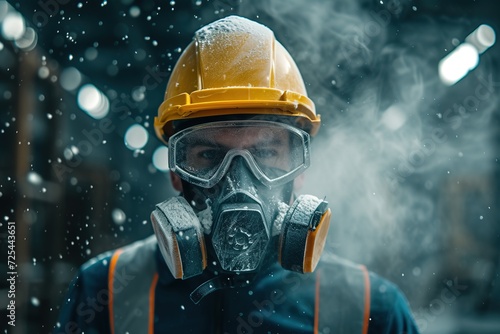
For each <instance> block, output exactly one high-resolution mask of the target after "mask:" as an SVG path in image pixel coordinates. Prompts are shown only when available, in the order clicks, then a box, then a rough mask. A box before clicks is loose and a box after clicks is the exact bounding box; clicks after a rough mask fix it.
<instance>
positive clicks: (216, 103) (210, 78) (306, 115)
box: [154, 16, 320, 143]
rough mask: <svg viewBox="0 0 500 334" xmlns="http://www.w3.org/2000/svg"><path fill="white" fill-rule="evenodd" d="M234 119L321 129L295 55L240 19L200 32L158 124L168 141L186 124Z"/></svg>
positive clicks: (266, 31) (179, 69) (182, 61)
mask: <svg viewBox="0 0 500 334" xmlns="http://www.w3.org/2000/svg"><path fill="white" fill-rule="evenodd" d="M232 115H267V116H277V117H278V118H288V119H289V118H292V120H293V124H294V125H295V126H297V127H299V128H302V129H303V130H305V131H307V132H308V133H310V134H311V135H315V134H316V133H317V131H318V128H319V125H320V117H319V115H316V109H315V106H314V103H313V102H312V101H311V100H310V99H309V98H308V97H307V92H306V89H305V86H304V81H303V80H302V76H301V74H300V71H299V70H298V68H297V65H296V64H295V62H294V61H293V59H292V57H291V56H290V54H289V53H288V52H287V51H286V49H285V48H284V47H283V46H282V45H281V44H280V43H279V42H278V41H277V40H276V39H275V38H274V34H273V32H272V31H271V30H270V29H269V28H267V27H265V26H263V25H261V24H259V23H256V22H254V21H251V20H248V19H245V18H242V17H239V16H229V17H226V18H223V19H220V20H218V21H215V22H213V23H211V24H209V25H207V26H205V27H203V28H201V29H200V30H198V31H197V32H196V34H195V37H194V40H193V41H192V42H191V43H190V44H189V45H188V47H187V48H186V49H185V50H184V52H183V53H182V54H181V56H180V58H179V60H178V61H177V64H176V65H175V67H174V69H173V71H172V74H171V76H170V79H169V82H168V85H167V89H166V92H165V98H164V101H163V103H162V104H161V105H160V107H159V109H158V117H155V121H154V126H155V131H156V134H157V136H158V137H159V138H160V139H161V140H162V141H164V142H165V143H167V142H168V139H169V137H170V136H172V135H173V134H174V133H175V132H177V131H178V130H179V129H178V126H179V124H181V123H182V121H187V120H194V119H199V118H204V117H214V116H232Z"/></svg>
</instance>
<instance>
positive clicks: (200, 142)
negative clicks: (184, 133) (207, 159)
mask: <svg viewBox="0 0 500 334" xmlns="http://www.w3.org/2000/svg"><path fill="white" fill-rule="evenodd" d="M187 144H188V146H208V147H221V146H222V145H220V144H218V143H217V142H215V141H213V140H210V139H207V138H204V137H195V138H193V139H190V140H189V142H188V143H187Z"/></svg>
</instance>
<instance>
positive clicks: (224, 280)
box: [189, 275, 254, 304]
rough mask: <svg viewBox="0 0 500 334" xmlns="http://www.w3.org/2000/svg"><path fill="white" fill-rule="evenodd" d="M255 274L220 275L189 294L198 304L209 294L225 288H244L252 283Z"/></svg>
mask: <svg viewBox="0 0 500 334" xmlns="http://www.w3.org/2000/svg"><path fill="white" fill-rule="evenodd" d="M253 278H254V275H218V276H215V277H214V278H212V279H209V280H208V281H206V282H205V283H202V284H200V286H198V287H197V288H196V289H194V291H193V292H191V294H190V295H189V297H190V298H191V300H192V301H193V303H195V304H198V303H199V302H200V301H201V300H202V299H203V298H204V297H205V296H207V295H208V294H210V293H212V292H214V291H216V290H220V289H225V288H243V287H245V286H247V285H250V283H251V282H252V280H253Z"/></svg>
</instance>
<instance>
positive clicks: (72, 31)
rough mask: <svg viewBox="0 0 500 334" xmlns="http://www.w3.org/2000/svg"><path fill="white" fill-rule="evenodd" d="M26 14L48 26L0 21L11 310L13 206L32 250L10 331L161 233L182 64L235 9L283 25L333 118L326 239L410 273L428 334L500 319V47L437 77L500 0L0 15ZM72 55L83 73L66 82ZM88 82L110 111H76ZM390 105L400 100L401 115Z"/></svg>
mask: <svg viewBox="0 0 500 334" xmlns="http://www.w3.org/2000/svg"><path fill="white" fill-rule="evenodd" d="M15 12H18V13H20V14H21V15H22V16H23V18H24V26H25V27H26V28H27V29H28V28H29V29H28V30H26V31H27V32H26V34H29V33H31V36H33V35H34V36H36V39H35V40H34V42H33V43H27V42H26V40H28V41H30V40H31V39H30V38H29V37H30V36H28V35H26V34H25V36H24V40H23V39H22V38H21V39H18V40H12V39H9V38H8V37H7V36H6V34H5V33H4V34H1V35H0V150H1V151H0V152H1V155H0V156H1V158H0V213H1V215H0V224H1V226H0V232H1V235H0V242H1V244H0V246H1V249H2V261H0V262H1V263H2V267H1V273H2V274H1V275H0V277H2V279H1V281H0V289H2V290H1V296H0V311H1V312H0V313H1V318H2V320H1V323H4V320H5V319H7V318H6V314H7V310H6V309H5V307H6V305H7V303H8V299H7V290H8V285H7V283H6V280H5V276H4V275H6V273H7V271H8V269H7V267H6V265H5V262H4V261H5V260H4V259H6V258H7V250H8V248H7V245H8V244H7V242H6V241H7V222H9V221H13V222H15V223H16V262H17V265H18V267H17V272H18V280H17V283H16V284H17V285H16V327H15V328H13V327H9V332H10V333H48V332H49V331H50V330H51V328H52V327H53V326H54V324H55V322H56V317H57V314H58V309H59V305H61V303H62V302H63V298H64V294H65V291H66V288H67V286H68V284H69V281H70V280H71V278H72V277H73V276H74V274H75V273H76V270H77V268H78V266H79V265H81V264H82V263H84V262H85V261H86V260H88V259H90V258H92V257H93V256H96V255H97V254H99V253H101V252H103V251H106V250H110V249H113V248H116V247H119V246H121V245H124V244H127V243H129V242H131V241H133V240H137V239H140V238H143V237H145V236H147V235H149V234H150V233H152V229H151V226H150V223H149V214H150V212H151V211H152V209H153V207H154V205H155V204H156V203H158V202H161V201H163V200H164V199H166V198H168V197H169V196H171V195H173V194H174V192H173V190H172V189H171V186H170V181H169V179H168V173H165V172H163V171H160V170H157V168H155V166H154V165H153V163H152V155H153V152H154V151H155V150H156V149H157V148H158V147H160V146H161V143H160V142H159V141H158V140H157V139H156V138H155V135H154V130H153V127H152V124H153V118H154V116H155V115H156V113H157V108H158V106H159V105H160V103H161V102H162V100H163V93H164V90H165V87H166V83H167V81H168V75H169V72H170V71H171V69H172V67H173V66H174V64H175V62H176V60H177V58H178V57H179V55H180V52H181V51H182V49H183V48H184V47H185V46H186V45H187V44H188V43H189V42H190V41H191V38H192V36H193V33H194V32H195V31H196V30H197V29H198V28H200V27H201V26H203V25H205V24H207V23H209V22H212V21H214V20H216V19H218V18H222V17H225V16H228V15H232V14H238V15H242V16H245V17H248V18H251V19H253V20H256V21H258V22H260V23H263V24H265V25H267V26H269V27H270V28H271V29H273V30H274V32H275V35H276V38H277V39H278V40H279V41H280V42H281V43H282V44H283V45H284V46H285V47H286V48H287V49H288V50H289V52H290V53H291V54H292V56H293V57H294V58H295V60H296V62H297V65H298V66H299V68H300V69H301V71H302V73H303V77H304V80H305V82H306V85H307V88H308V91H309V95H310V96H311V98H312V99H313V100H314V101H315V102H316V105H317V108H318V112H319V113H320V114H321V115H322V120H323V126H322V130H321V131H320V134H319V135H318V137H316V138H315V139H314V143H313V166H312V167H311V170H310V171H309V172H308V174H307V175H306V182H307V183H306V186H305V189H304V192H308V193H313V194H315V195H317V196H326V197H327V199H328V200H329V202H330V203H331V206H332V209H333V214H334V218H333V221H334V222H333V225H332V228H331V231H330V237H329V244H328V246H327V247H328V249H327V251H330V252H334V253H337V254H340V255H343V256H345V257H347V258H350V259H351V260H354V261H357V262H361V263H365V264H366V265H367V266H368V267H369V268H370V269H371V270H373V271H375V272H377V273H379V274H381V275H383V276H385V277H387V278H389V279H391V280H392V281H394V282H395V283H396V284H398V285H399V286H400V287H401V289H402V290H403V291H404V293H405V294H406V295H407V297H408V300H409V302H410V305H411V307H412V309H413V311H414V315H415V319H416V321H417V323H418V325H419V326H420V329H421V331H422V332H423V333H499V332H500V321H499V320H498V319H499V314H500V302H499V300H500V287H499V283H500V281H499V277H498V275H499V271H500V268H499V265H500V259H499V250H500V225H499V224H500V222H499V211H498V205H499V198H500V196H499V193H500V192H499V189H500V187H499V186H500V180H499V176H500V174H499V171H500V169H499V161H498V159H499V156H500V154H499V153H500V146H499V141H500V131H499V130H500V124H499V112H498V105H499V104H498V96H499V94H498V92H499V90H500V75H499V74H500V73H499V59H500V51H499V50H500V48H499V47H498V45H496V44H495V45H493V46H492V47H491V48H490V49H489V50H487V51H486V52H484V53H483V54H482V55H481V56H480V62H479V65H478V66H477V68H475V69H474V70H473V71H471V72H470V73H469V74H468V75H467V76H466V77H465V78H464V79H462V80H461V81H459V82H458V83H456V84H455V85H452V86H446V85H444V84H442V82H441V81H440V80H439V77H438V74H437V69H438V63H439V61H440V60H441V59H442V58H443V57H445V56H446V55H447V54H449V52H450V51H452V50H453V49H455V47H457V45H459V44H460V43H462V42H463V41H464V39H465V37H466V36H468V35H469V34H470V33H471V32H472V31H474V30H475V29H476V28H477V27H478V26H479V25H481V24H487V25H489V26H491V27H492V28H493V29H494V31H496V32H498V31H499V30H500V25H499V22H500V17H499V16H498V13H499V12H500V3H499V2H497V1H486V0H481V1H472V0H460V1H437V0H419V1H410V0H389V1H371V0H358V1H348V0H343V1H327V2H323V1H270V2H267V1H248V0H247V1H243V0H242V1H236V0H233V1H230V0H216V1H207V0H199V1H195V0H191V1H171V2H168V1H148V0H146V1H141V2H136V1H133V0H119V1H109V2H107V1H68V0H59V1H57V0H46V1H43V0H41V1H38V2H37V1H22V2H21V1H8V2H5V1H0V23H2V25H3V23H4V22H5V20H6V19H7V18H8V16H9V15H12V13H15ZM28 31H29V33H28ZM33 33H34V34H33ZM68 69H71V70H70V72H67V70H68ZM74 69H77V70H78V71H79V73H80V74H81V82H80V83H78V82H77V84H76V86H75V87H74V89H67V87H66V88H65V87H64V85H61V78H62V77H63V74H64V73H66V74H67V73H75V71H74ZM65 71H66V72H65ZM71 71H73V72H71ZM70 78H71V76H70ZM85 84H92V85H94V86H95V87H97V88H98V89H99V90H100V91H101V92H102V93H103V94H104V95H105V96H106V97H107V99H108V101H109V104H110V105H109V113H108V114H107V115H106V116H105V117H104V118H102V119H94V118H92V117H90V116H89V115H88V114H87V113H85V112H84V111H82V109H80V107H79V105H78V102H77V96H78V91H79V89H80V87H82V86H83V85H85ZM391 106H397V107H398V108H399V109H397V110H399V111H401V110H402V111H403V119H404V122H403V124H402V125H401V124H400V125H399V126H396V127H395V128H394V127H391V126H388V125H387V124H388V123H387V115H390V113H388V112H387V110H391ZM384 115H385V116H384ZM397 115H400V116H401V114H397ZM103 121H104V122H105V123H103ZM134 124H140V125H142V126H143V127H144V128H145V129H146V130H147V131H148V133H149V140H148V141H147V144H146V145H145V146H144V147H143V148H142V149H140V150H135V151H134V150H130V149H129V148H127V146H126V145H125V143H124V138H123V136H124V134H125V131H126V130H127V128H128V127H130V126H131V125H134ZM89 134H90V135H89ZM92 134H93V135H92ZM72 147H77V148H79V149H80V152H79V153H77V152H76V151H75V149H74V148H73V151H72ZM450 293H451V294H450Z"/></svg>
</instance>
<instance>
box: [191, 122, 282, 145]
mask: <svg viewBox="0 0 500 334" xmlns="http://www.w3.org/2000/svg"><path fill="white" fill-rule="evenodd" d="M199 135H200V137H203V138H200V139H204V140H212V141H215V142H217V143H220V144H224V145H225V146H240V145H244V146H247V145H254V144H259V145H263V144H268V145H281V144H284V143H287V142H288V136H289V134H288V132H287V131H286V130H284V129H279V128H276V127H244V126H242V127H234V128H233V127H228V128H218V129H216V130H214V131H212V132H206V133H200V134H199Z"/></svg>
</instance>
